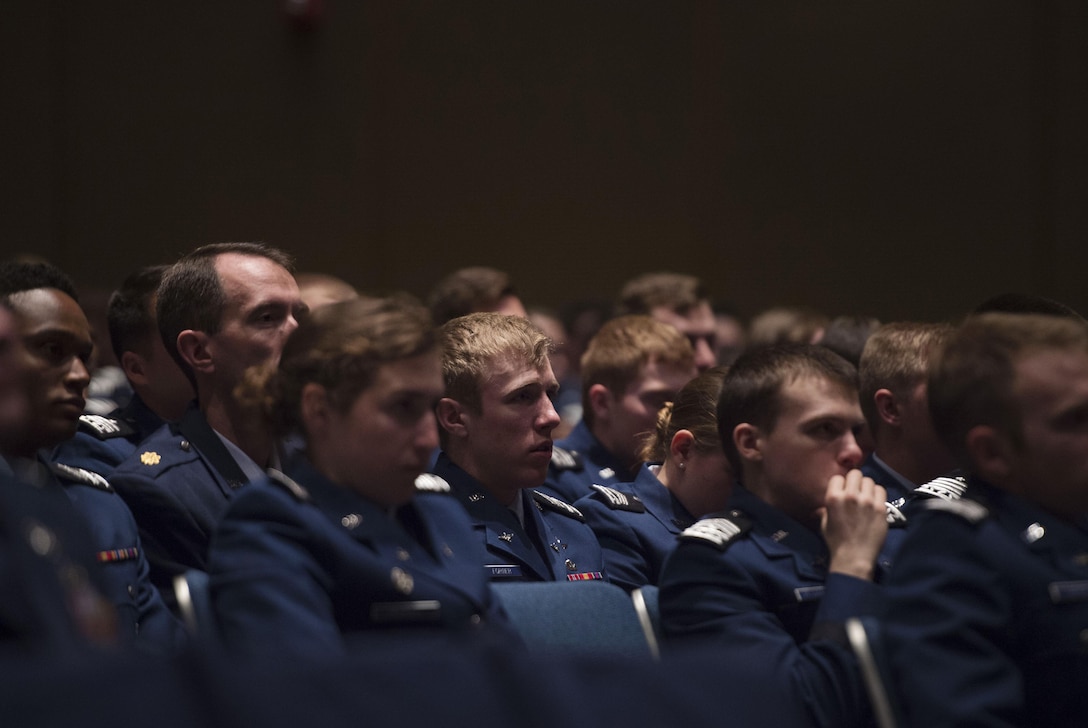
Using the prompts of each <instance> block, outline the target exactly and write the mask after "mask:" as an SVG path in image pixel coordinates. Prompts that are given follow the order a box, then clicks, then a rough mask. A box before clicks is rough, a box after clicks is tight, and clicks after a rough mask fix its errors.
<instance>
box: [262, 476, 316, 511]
mask: <svg viewBox="0 0 1088 728" xmlns="http://www.w3.org/2000/svg"><path fill="white" fill-rule="evenodd" d="M268 479H269V480H270V481H272V482H273V483H275V484H276V485H278V486H280V487H281V488H283V489H284V490H286V491H287V492H288V493H290V494H291V495H293V496H294V497H295V500H297V501H299V502H300V503H308V502H309V501H310V493H309V491H307V490H306V489H305V488H303V487H302V486H301V485H299V484H298V483H296V482H295V481H294V480H292V479H291V478H289V477H287V474H286V473H283V472H281V471H279V470H276V469H275V468H269V469H268Z"/></svg>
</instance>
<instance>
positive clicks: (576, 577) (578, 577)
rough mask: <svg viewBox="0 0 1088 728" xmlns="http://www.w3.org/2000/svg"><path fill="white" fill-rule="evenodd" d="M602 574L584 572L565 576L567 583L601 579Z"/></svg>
mask: <svg viewBox="0 0 1088 728" xmlns="http://www.w3.org/2000/svg"><path fill="white" fill-rule="evenodd" d="M603 578H604V574H603V573H601V572H600V571H584V572H582V573H581V574H567V581H593V580H595V579H603Z"/></svg>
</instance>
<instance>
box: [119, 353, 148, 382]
mask: <svg viewBox="0 0 1088 728" xmlns="http://www.w3.org/2000/svg"><path fill="white" fill-rule="evenodd" d="M118 364H120V365H121V371H123V372H124V373H125V378H126V379H128V380H129V381H130V382H133V383H134V384H137V385H139V386H145V385H146V384H148V380H147V371H146V369H145V366H144V358H143V357H142V356H140V355H139V354H137V353H136V352H134V351H126V352H123V353H122V354H121V361H119V362H118Z"/></svg>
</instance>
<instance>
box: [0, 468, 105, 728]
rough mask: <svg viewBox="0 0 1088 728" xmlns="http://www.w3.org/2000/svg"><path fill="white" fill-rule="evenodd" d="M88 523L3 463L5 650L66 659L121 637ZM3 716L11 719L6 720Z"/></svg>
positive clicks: (0, 641)
mask: <svg viewBox="0 0 1088 728" xmlns="http://www.w3.org/2000/svg"><path fill="white" fill-rule="evenodd" d="M95 554H96V550H95V547H94V545H93V542H92V541H91V535H90V533H89V532H88V530H87V524H86V523H85V519H83V517H82V516H80V515H79V513H78V512H77V511H76V510H75V508H74V507H73V506H72V503H71V502H70V501H69V500H68V498H66V497H65V496H64V494H63V493H58V492H56V489H53V488H48V489H47V488H37V487H34V486H33V485H30V484H29V483H25V482H22V481H20V480H18V479H16V478H15V477H14V475H12V474H11V472H10V470H9V468H8V466H7V463H6V462H5V461H4V459H3V458H0V648H3V651H4V652H7V651H8V650H17V651H18V653H19V654H20V655H23V654H26V653H47V654H54V655H58V654H65V653H70V652H72V651H74V650H78V649H81V648H82V647H84V646H86V645H87V644H89V643H92V642H96V641H97V642H100V643H102V642H104V643H106V644H109V643H111V642H113V641H114V640H115V639H116V638H117V636H118V635H117V633H116V628H117V624H116V616H115V614H116V613H115V610H114V607H113V605H112V604H110V603H109V602H108V601H107V600H106V598H105V597H104V596H103V595H104V594H105V592H106V591H107V589H106V585H105V582H104V580H103V575H102V570H101V568H100V565H99V564H98V562H97V560H96V559H95ZM5 718H7V716H6V715H5Z"/></svg>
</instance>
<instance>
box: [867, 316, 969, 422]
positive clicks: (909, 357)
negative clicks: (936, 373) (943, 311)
mask: <svg viewBox="0 0 1088 728" xmlns="http://www.w3.org/2000/svg"><path fill="white" fill-rule="evenodd" d="M953 331H955V329H954V328H953V327H952V325H951V324H945V323H940V324H930V323H916V322H911V321H897V322H893V323H889V324H885V325H883V326H881V327H880V328H879V329H877V330H876V331H874V332H873V334H872V335H871V336H870V337H869V340H868V341H866V342H865V348H864V349H863V350H862V352H861V361H860V363H859V364H858V398H859V399H860V401H861V411H862V413H863V414H864V415H865V421H866V422H867V423H868V424H869V429H870V430H871V431H873V432H875V431H876V430H877V428H878V427H879V426H880V415H879V414H878V413H877V411H876V403H875V402H874V401H873V396H874V395H875V394H876V392H877V390H878V389H888V390H890V391H891V393H892V394H894V395H895V396H896V397H897V398H900V399H902V398H904V397H906V396H907V394H908V393H909V391H910V390H911V389H912V388H913V387H914V386H915V385H917V384H918V383H920V382H923V381H925V378H926V374H927V372H928V370H929V361H930V357H931V356H932V354H933V352H934V351H936V350H937V349H939V348H940V347H941V346H943V345H944V344H945V342H946V341H948V339H949V338H951V336H952V333H953Z"/></svg>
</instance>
